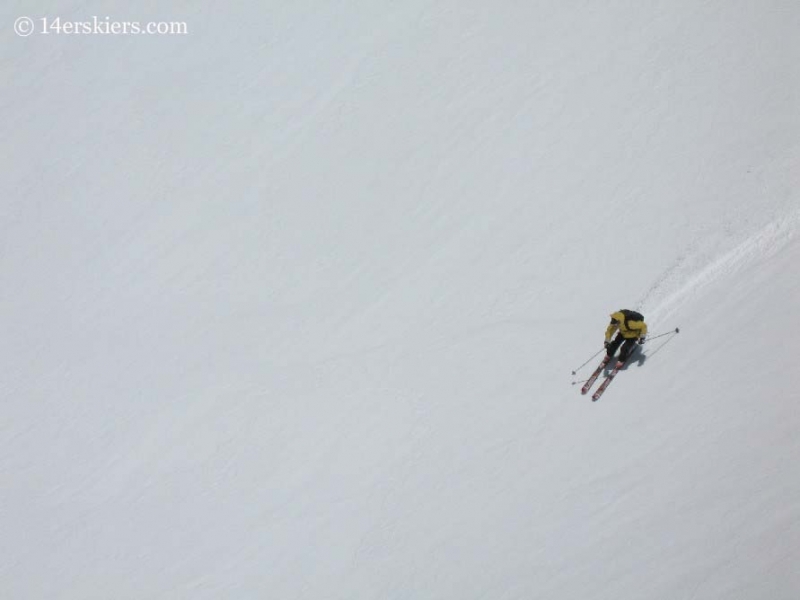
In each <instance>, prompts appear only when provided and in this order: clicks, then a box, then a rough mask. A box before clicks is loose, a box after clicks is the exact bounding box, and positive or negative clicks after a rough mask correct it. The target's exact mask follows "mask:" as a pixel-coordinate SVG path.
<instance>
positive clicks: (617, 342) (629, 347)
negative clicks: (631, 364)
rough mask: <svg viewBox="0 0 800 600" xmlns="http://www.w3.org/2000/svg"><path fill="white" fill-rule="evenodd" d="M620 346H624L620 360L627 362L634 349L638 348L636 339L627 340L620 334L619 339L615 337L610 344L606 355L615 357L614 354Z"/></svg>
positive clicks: (620, 353)
mask: <svg viewBox="0 0 800 600" xmlns="http://www.w3.org/2000/svg"><path fill="white" fill-rule="evenodd" d="M620 346H622V350H620V352H619V360H621V361H622V362H625V361H626V360H628V357H629V356H630V355H631V352H633V349H634V348H635V347H636V338H629V339H627V340H626V339H625V338H624V337H622V334H621V333H618V334H617V337H615V338H614V339H613V340H612V341H611V343H610V344H608V348H607V349H606V353H607V354H608V356H614V353H615V352H616V351H617V349H618V348H619V347H620Z"/></svg>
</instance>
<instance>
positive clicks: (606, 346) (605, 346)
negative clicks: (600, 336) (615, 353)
mask: <svg viewBox="0 0 800 600" xmlns="http://www.w3.org/2000/svg"><path fill="white" fill-rule="evenodd" d="M610 345H611V342H609V341H608V340H606V341H605V342H603V347H604V348H606V349H608V347H609V346H610Z"/></svg>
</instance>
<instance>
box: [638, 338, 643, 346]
mask: <svg viewBox="0 0 800 600" xmlns="http://www.w3.org/2000/svg"><path fill="white" fill-rule="evenodd" d="M639 345H640V346H644V336H642V337H640V338H639Z"/></svg>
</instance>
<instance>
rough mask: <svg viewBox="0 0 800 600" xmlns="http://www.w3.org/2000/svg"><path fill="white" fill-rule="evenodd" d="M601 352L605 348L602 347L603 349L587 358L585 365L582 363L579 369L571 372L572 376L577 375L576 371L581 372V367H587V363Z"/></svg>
mask: <svg viewBox="0 0 800 600" xmlns="http://www.w3.org/2000/svg"><path fill="white" fill-rule="evenodd" d="M603 350H605V347H603V348H600V350H598V351H597V352H595V353H594V354H592V355H591V356H590V357H589V360H587V361H586V362H585V363H583V364H582V365H581V366H580V367H578V368H577V369H575V370H574V371H573V372H572V374H573V375H575V373H577V372H578V371H580V370H581V369H582V368H583V367H585V366H586V365H588V364H589V361H590V360H592V359H593V358H594V357H595V356H597V355H598V354H600V353H601V352H602V351H603Z"/></svg>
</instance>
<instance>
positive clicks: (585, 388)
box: [581, 355, 611, 394]
mask: <svg viewBox="0 0 800 600" xmlns="http://www.w3.org/2000/svg"><path fill="white" fill-rule="evenodd" d="M610 359H611V357H609V356H608V355H606V357H605V358H603V360H602V361H600V364H599V365H598V366H597V368H596V369H595V370H594V373H592V374H591V376H590V377H589V379H587V380H586V383H584V384H583V387H582V388H581V394H586V392H588V391H589V388H590V387H592V386H593V385H594V382H595V381H597V378H598V377H600V373H602V371H603V369H604V368H605V366H606V365H607V364H608V361H609V360H610Z"/></svg>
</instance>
